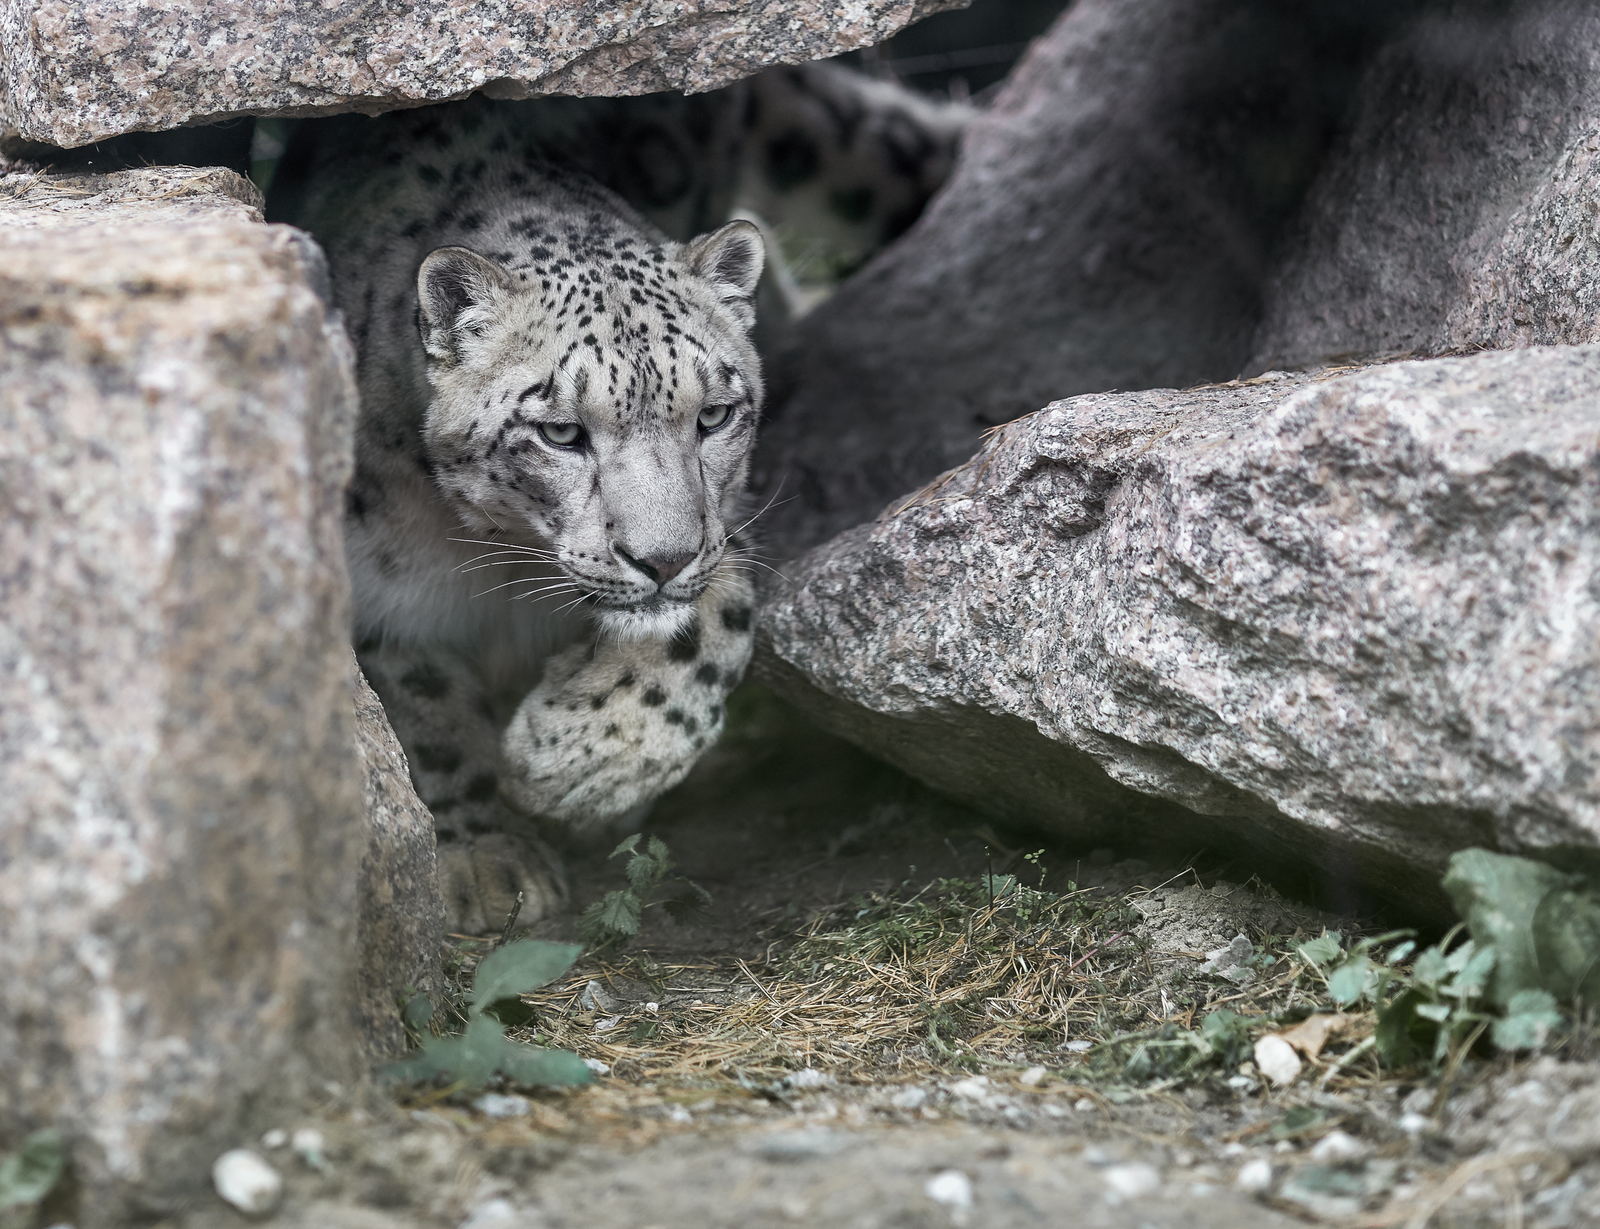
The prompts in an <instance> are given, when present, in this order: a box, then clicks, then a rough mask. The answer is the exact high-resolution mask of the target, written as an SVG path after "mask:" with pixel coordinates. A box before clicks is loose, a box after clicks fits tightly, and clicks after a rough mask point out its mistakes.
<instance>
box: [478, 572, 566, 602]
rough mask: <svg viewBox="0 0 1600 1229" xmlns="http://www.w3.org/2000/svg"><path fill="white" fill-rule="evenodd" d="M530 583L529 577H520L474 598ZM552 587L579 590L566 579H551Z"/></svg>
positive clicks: (536, 590) (534, 590) (536, 589)
mask: <svg viewBox="0 0 1600 1229" xmlns="http://www.w3.org/2000/svg"><path fill="white" fill-rule="evenodd" d="M529 583H530V578H529V577H527V576H519V577H518V578H517V579H516V580H508V581H506V582H505V584H503V585H496V586H494V588H492V589H485V590H484V591H483V592H482V593H474V594H473V595H472V596H473V597H486V596H487V595H489V594H491V593H498V592H500V590H502V589H511V588H514V587H515V586H517V585H526V584H529ZM550 585H551V587H555V588H566V587H571V588H577V586H576V585H574V584H573V583H572V581H570V580H566V579H560V580H558V579H555V578H553V577H552V578H550ZM539 591H540V590H539V589H538V588H534V589H529V590H528V592H529V593H537V592H539ZM517 596H518V597H522V596H525V595H523V594H518V595H517Z"/></svg>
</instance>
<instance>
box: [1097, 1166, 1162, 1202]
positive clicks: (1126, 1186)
mask: <svg viewBox="0 0 1600 1229" xmlns="http://www.w3.org/2000/svg"><path fill="white" fill-rule="evenodd" d="M1100 1176H1101V1177H1102V1178H1104V1179H1105V1183H1106V1185H1107V1186H1109V1187H1110V1188H1111V1190H1112V1191H1113V1192H1114V1193H1115V1194H1117V1195H1120V1196H1121V1197H1122V1198H1124V1199H1138V1198H1140V1197H1142V1196H1144V1195H1152V1194H1154V1193H1155V1192H1156V1191H1158V1190H1160V1189H1161V1174H1160V1172H1159V1171H1158V1170H1157V1169H1156V1167H1155V1166H1154V1165H1150V1164H1147V1163H1146V1162H1144V1161H1129V1162H1127V1163H1125V1164H1122V1165H1113V1166H1111V1167H1110V1168H1109V1169H1103V1170H1101V1171H1100Z"/></svg>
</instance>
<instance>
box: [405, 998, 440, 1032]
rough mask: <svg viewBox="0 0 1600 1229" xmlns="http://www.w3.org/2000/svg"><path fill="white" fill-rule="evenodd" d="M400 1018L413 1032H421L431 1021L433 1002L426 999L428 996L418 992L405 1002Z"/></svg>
mask: <svg viewBox="0 0 1600 1229" xmlns="http://www.w3.org/2000/svg"><path fill="white" fill-rule="evenodd" d="M401 1019H403V1020H404V1021H405V1022H406V1026H407V1027H408V1028H410V1029H412V1030H413V1031H414V1032H418V1033H420V1032H422V1031H423V1030H424V1029H425V1028H427V1027H428V1025H429V1024H430V1023H431V1022H432V1021H433V1004H432V1003H430V1002H429V1001H428V996H427V995H425V994H418V995H414V996H412V999H411V1001H410V1002H408V1003H407V1004H406V1009H405V1011H403V1012H402V1013H401Z"/></svg>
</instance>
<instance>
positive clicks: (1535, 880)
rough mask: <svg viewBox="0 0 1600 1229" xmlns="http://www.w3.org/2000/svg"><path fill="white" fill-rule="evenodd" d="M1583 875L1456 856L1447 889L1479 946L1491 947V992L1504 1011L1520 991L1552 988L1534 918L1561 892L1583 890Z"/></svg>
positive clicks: (1467, 852) (1478, 854)
mask: <svg viewBox="0 0 1600 1229" xmlns="http://www.w3.org/2000/svg"><path fill="white" fill-rule="evenodd" d="M1584 882H1585V881H1584V879H1583V877H1582V876H1581V875H1572V874H1568V873H1567V872H1565V871H1559V870H1557V869H1555V867H1553V866H1546V865H1545V864H1544V863H1543V862H1534V861H1532V860H1531V859H1529V858H1513V857H1508V856H1506V855H1505V854H1497V853H1490V852H1489V851H1488V850H1487V849H1463V850H1462V851H1461V852H1459V853H1457V854H1454V855H1452V857H1451V858H1450V868H1449V870H1448V871H1446V872H1445V876H1444V890H1445V891H1446V892H1448V893H1449V894H1450V899H1451V901H1452V902H1454V904H1455V907H1456V912H1457V913H1459V914H1460V915H1461V916H1462V917H1463V918H1464V919H1466V923H1467V928H1468V930H1470V931H1471V932H1472V938H1473V940H1474V941H1475V942H1476V943H1477V944H1478V946H1479V947H1489V946H1492V947H1493V948H1494V949H1495V950H1496V951H1497V952H1498V953H1499V961H1498V964H1497V967H1496V970H1495V975H1494V980H1493V982H1492V984H1491V985H1490V994H1491V997H1492V1000H1493V1002H1494V1003H1495V1005H1496V1006H1497V1007H1502V1008H1503V1007H1505V1006H1506V1004H1508V1003H1509V1002H1510V1001H1511V997H1512V995H1514V994H1516V993H1517V991H1519V990H1553V989H1554V987H1553V986H1550V985H1547V984H1546V982H1547V981H1548V980H1549V979H1548V978H1547V976H1546V974H1545V973H1544V972H1542V971H1541V969H1540V964H1539V953H1538V949H1537V947H1536V945H1535V941H1534V918H1535V915H1536V914H1537V913H1538V910H1539V906H1540V903H1541V902H1542V901H1543V900H1544V898H1545V897H1546V896H1547V895H1548V894H1549V893H1550V892H1552V891H1554V890H1556V889H1560V888H1566V889H1580V888H1582V887H1583V886H1584Z"/></svg>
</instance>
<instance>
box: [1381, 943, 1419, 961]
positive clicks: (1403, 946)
mask: <svg viewBox="0 0 1600 1229" xmlns="http://www.w3.org/2000/svg"><path fill="white" fill-rule="evenodd" d="M1416 950H1417V944H1416V940H1414V939H1407V940H1406V941H1405V942H1404V943H1396V944H1395V945H1394V947H1393V948H1391V949H1390V951H1389V954H1388V955H1387V956H1385V957H1384V958H1383V962H1384V964H1399V963H1400V962H1401V961H1402V960H1404V959H1405V958H1406V957H1407V956H1409V955H1411V953H1412V952H1414V951H1416Z"/></svg>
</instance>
